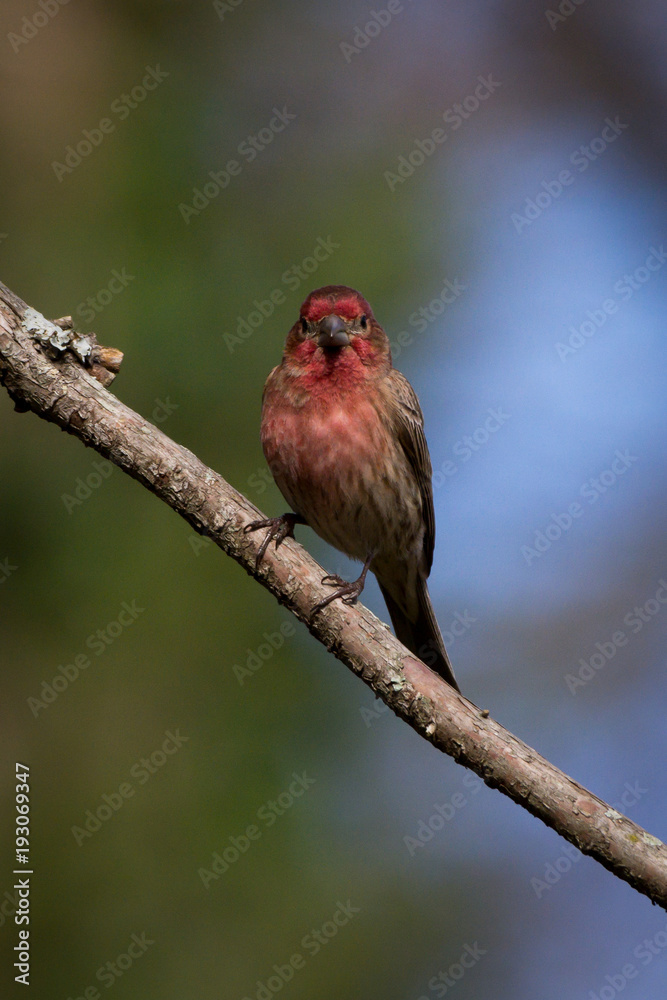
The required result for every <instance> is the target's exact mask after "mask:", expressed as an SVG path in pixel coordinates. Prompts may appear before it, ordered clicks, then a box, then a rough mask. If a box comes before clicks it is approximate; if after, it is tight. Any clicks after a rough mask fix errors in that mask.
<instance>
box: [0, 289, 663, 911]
mask: <svg viewBox="0 0 667 1000" xmlns="http://www.w3.org/2000/svg"><path fill="white" fill-rule="evenodd" d="M58 322H59V323H60V324H61V326H55V325H54V324H52V323H49V321H48V320H45V319H44V317H43V316H41V315H40V314H39V313H37V312H36V311H35V310H34V309H31V308H29V307H28V306H27V305H26V304H25V303H24V302H22V301H21V299H19V298H17V296H15V295H14V294H13V293H12V292H11V291H10V290H9V289H8V288H6V287H5V286H4V285H2V284H1V283H0V381H1V382H2V383H3V385H5V387H6V388H7V390H8V392H9V394H10V396H11V398H12V399H13V400H14V402H15V403H16V407H17V409H18V410H20V411H23V410H27V409H30V410H32V411H33V412H34V413H36V414H38V416H40V417H43V418H44V419H45V420H50V421H52V422H53V423H55V424H58V426H60V427H62V428H63V430H66V431H68V432H69V433H70V434H74V435H75V436H76V437H78V438H80V439H81V440H82V441H83V442H84V444H85V445H87V446H89V447H91V448H94V449H95V450H96V451H98V452H100V454H102V455H104V456H105V457H106V458H108V459H109V460H110V461H111V462H113V463H114V464H115V465H117V466H119V467H120V468H121V469H123V470H124V471H125V472H127V473H128V475H130V476H132V477H133V478H134V479H137V480H138V481H139V482H140V483H142V484H143V485H144V486H145V487H146V488H147V489H149V490H150V491H151V492H152V493H155V495H156V496H158V497H160V499H161V500H164V502H165V503H167V504H168V505H169V506H170V507H171V508H172V509H173V510H175V511H176V512H177V513H178V514H180V515H181V517H183V518H185V520H186V521H187V522H188V523H189V524H191V525H192V527H193V528H194V529H195V531H197V532H199V533H201V534H205V535H207V536H208V537H209V538H211V539H212V540H213V541H214V542H215V543H216V544H217V545H218V546H219V547H220V548H221V549H222V550H223V551H224V552H226V553H227V555H229V556H231V557H232V558H233V559H235V560H236V561H237V562H238V563H240V564H241V565H242V566H243V567H244V569H245V570H246V571H247V572H248V573H249V574H250V575H251V576H254V577H255V578H256V579H257V580H258V582H259V583H261V584H262V585H263V586H264V587H266V588H267V590H269V591H270V592H271V593H272V594H273V595H274V597H276V598H277V600H278V601H279V602H280V603H281V604H284V605H285V606H286V607H287V608H289V610H290V611H291V612H292V613H293V614H294V615H295V616H296V617H297V618H298V619H299V620H300V621H302V622H303V623H304V624H305V625H306V626H307V628H308V629H309V630H310V632H311V633H312V634H313V635H314V636H315V638H316V639H318V640H319V642H321V643H323V645H324V646H326V648H327V649H328V650H329V651H330V652H332V653H333V654H334V655H335V656H336V657H338V659H339V660H341V661H342V662H343V663H345V664H346V666H348V667H349V668H350V669H351V670H352V671H354V673H355V674H358V675H359V676H360V677H361V678H362V680H363V681H364V682H365V683H366V684H368V686H369V687H370V688H371V690H372V691H373V692H374V693H375V694H376V695H377V696H378V697H380V698H382V700H383V701H384V702H385V703H386V704H387V705H388V706H389V707H390V708H391V709H392V710H393V711H394V712H395V713H396V715H398V716H399V717H400V718H402V719H403V720H404V721H405V722H407V723H408V725H410V726H412V728H413V729H415V730H416V732H418V733H419V734H420V735H421V736H422V737H423V738H424V739H425V740H428V741H429V742H430V743H432V744H433V745H434V746H435V747H437V749H438V750H442V751H443V752H444V753H447V754H449V755H450V756H451V757H453V758H454V760H456V761H458V763H459V764H463V765H464V766H465V767H468V768H470V769H471V770H473V771H475V772H476V773H477V774H478V775H479V776H480V777H481V778H483V779H484V781H485V782H486V784H487V785H489V786H490V787H491V788H498V789H499V790H500V791H501V792H503V793H504V794H505V795H508V796H509V797H510V798H511V799H513V800H514V801H515V802H516V803H518V804H519V805H521V806H523V807H524V809H527V810H528V811H529V812H531V813H532V814H533V815H534V816H537V817H538V818H539V819H541V820H542V821H543V822H544V823H546V825H547V826H550V827H552V828H553V829H554V830H556V831H557V832H558V833H559V834H560V835H561V836H563V837H565V838H566V839H567V840H569V841H570V843H572V844H574V845H575V846H576V847H578V848H579V849H580V850H581V851H582V852H583V853H584V854H589V855H590V856H591V857H593V858H595V859H596V861H598V862H599V863H600V864H601V865H604V867H605V868H608V869H609V871H611V872H613V873H614V874H615V875H617V876H618V877H619V878H621V879H624V880H625V881H626V882H628V883H629V884H630V885H631V886H633V887H634V888H635V889H636V890H637V891H638V892H641V893H644V894H645V895H646V896H648V897H649V899H651V900H652V901H653V902H654V903H659V904H660V905H662V906H663V907H665V908H667V847H666V846H665V845H664V844H663V843H661V841H659V840H657V839H656V838H655V837H652V836H651V835H650V834H648V833H647V832H646V831H645V830H642V829H641V827H639V826H637V825H636V824H635V823H633V822H632V821H631V820H629V819H628V818H627V817H625V816H622V815H621V814H620V813H618V812H616V810H614V809H612V808H611V807H610V806H608V805H607V804H606V803H605V802H603V801H602V800H601V799H599V798H597V796H595V795H593V794H592V793H591V792H589V791H587V790H586V789H585V788H583V787H582V786H581V785H579V784H577V782H575V781H573V780H572V779H571V778H568V777H567V775H565V774H563V772H562V771H559V770H558V769H557V768H555V767H554V766H553V765H552V764H550V763H549V762H548V761H546V760H545V759H544V758H543V757H541V756H540V755H539V754H538V753H536V752H535V751H534V750H532V749H531V748H530V747H529V746H527V745H526V744H525V743H522V742H521V741H520V740H519V739H517V738H516V737H515V736H513V735H512V734H511V733H509V732H508V731H507V730H506V729H503V727H502V726H500V725H499V724H498V723H497V722H494V721H493V720H492V719H490V718H487V717H486V715H487V713H484V712H481V711H480V710H479V709H478V708H477V707H476V706H474V705H473V704H471V703H470V702H469V701H466V699H465V698H462V697H461V696H460V695H459V694H457V692H456V691H454V689H453V688H451V687H449V685H447V684H445V682H444V681H442V680H441V679H440V677H438V676H437V675H436V674H434V673H433V672H432V671H431V670H429V668H428V667H426V666H425V665H424V664H423V663H421V662H420V661H419V660H417V659H416V658H415V657H414V656H413V655H412V654H411V653H409V652H408V651H407V650H406V649H405V647H404V646H401V644H400V643H399V642H398V640H397V639H395V638H394V636H393V635H392V634H391V632H389V630H388V629H387V627H386V626H385V625H383V624H382V623H381V622H380V621H379V620H378V619H377V618H375V616H374V615H372V614H371V613H370V611H368V610H367V609H366V608H364V607H362V606H361V605H356V606H355V607H348V606H346V605H344V604H342V602H340V601H338V602H334V603H333V604H331V605H329V607H327V608H326V609H325V610H324V611H322V612H321V613H320V614H318V615H317V616H316V617H315V618H314V619H313V620H312V621H311V619H310V611H311V608H312V607H313V605H314V604H316V603H317V601H318V600H319V599H320V598H321V597H323V596H325V595H326V594H328V593H329V591H328V590H326V589H325V588H323V587H322V585H321V583H320V580H321V578H322V575H323V570H322V569H321V567H320V566H318V565H317V563H316V562H315V561H314V560H313V559H312V558H311V557H310V556H309V555H308V553H307V552H306V551H305V549H303V548H302V547H301V546H300V545H299V544H298V543H296V542H294V541H292V540H290V539H287V541H285V542H284V544H283V545H282V546H281V547H280V549H279V550H278V551H277V552H276V551H275V549H274V548H273V547H271V548H270V550H269V551H268V552H267V553H266V556H265V558H264V560H263V562H262V564H261V566H260V569H259V571H258V572H255V556H256V553H257V549H258V547H259V545H260V544H261V541H262V537H261V534H260V535H259V537H258V536H257V535H254V534H249V535H244V533H243V529H244V527H245V526H246V525H247V524H248V523H249V522H250V521H253V520H255V519H256V518H257V517H258V515H259V516H261V513H260V512H259V511H258V510H257V508H256V507H254V506H253V505H252V504H251V503H250V502H249V501H248V500H247V499H246V498H245V497H244V496H242V495H241V494H240V493H237V492H236V490H234V489H233V488H232V487H231V486H230V485H229V484H228V483H226V482H225V480H224V479H223V478H222V476H220V475H219V474H218V473H217V472H214V471H213V470H212V469H209V468H207V467H206V466H205V465H203V463H202V462H200V461H199V459H198V458H197V457H196V456H195V455H193V454H192V452H190V451H188V450H187V449H186V448H183V447H182V446H180V445H178V444H176V443H175V442H174V441H171V440H170V439H169V438H168V437H166V436H165V435H164V434H163V433H162V432H161V431H160V430H158V428H157V427H154V426H153V425H152V424H150V423H148V422H147V421H146V420H144V419H143V417H141V416H140V415H139V414H138V413H134V412H133V411H132V410H130V409H129V408H128V407H127V406H125V405H124V404H123V403H121V402H120V401H119V400H118V399H116V397H115V396H113V395H112V394H111V393H110V392H109V391H108V390H107V389H106V388H105V387H104V386H103V385H102V384H101V381H100V379H102V380H103V381H104V382H105V383H106V384H108V382H109V381H110V377H113V373H114V372H115V371H117V370H118V365H119V363H120V355H119V352H114V351H112V350H110V349H105V348H100V347H99V346H98V345H97V342H96V341H95V338H94V336H93V335H92V334H91V335H85V336H84V337H82V335H80V334H76V333H74V332H73V330H72V329H71V321H70V322H68V321H67V320H60V321H58ZM63 327H64V329H63ZM109 373H111V376H110V375H109Z"/></svg>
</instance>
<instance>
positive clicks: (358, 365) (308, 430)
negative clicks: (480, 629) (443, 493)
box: [245, 285, 460, 691]
mask: <svg viewBox="0 0 667 1000" xmlns="http://www.w3.org/2000/svg"><path fill="white" fill-rule="evenodd" d="M260 436H261V442H262V448H263V451H264V456H265V458H266V461H267V464H268V466H269V469H270V471H271V473H272V475H273V478H274V480H275V482H276V485H277V486H278V488H279V490H280V492H281V493H282V495H283V497H284V498H285V500H286V501H287V503H288V504H289V506H290V508H291V510H290V511H289V512H288V513H285V514H282V515H281V516H279V517H273V518H264V519H261V520H257V521H253V522H252V523H250V524H248V525H247V526H246V528H245V530H246V532H249V531H257V530H259V529H261V528H266V529H268V530H267V533H266V535H265V537H264V539H263V541H262V544H261V545H260V547H259V550H258V553H257V558H256V564H257V567H259V565H260V563H261V560H262V559H263V557H264V554H265V552H266V550H267V547H268V545H269V543H270V542H271V541H275V544H276V548H277V547H278V546H279V545H280V544H281V542H282V541H283V540H284V539H285V538H290V537H291V538H293V537H294V527H295V525H297V524H305V525H308V526H309V527H311V528H312V529H313V530H314V531H315V532H316V533H317V534H318V535H319V536H320V538H323V539H324V541H325V542H328V543H329V544H330V545H332V546H334V548H336V549H338V550H339V551H341V552H343V553H344V554H345V555H346V556H349V557H350V558H351V559H354V560H358V561H360V562H361V563H363V569H362V571H361V574H360V576H359V578H358V579H357V580H354V581H352V582H346V581H345V580H342V579H341V578H340V577H339V576H338V575H336V574H331V575H327V576H325V577H324V578H323V580H322V583H323V584H324V585H329V586H332V587H335V588H336V589H335V590H334V591H333V592H332V593H331V594H329V595H328V596H327V597H325V598H324V599H323V600H321V601H320V602H319V603H318V604H316V605H315V606H314V608H313V609H312V614H313V615H315V614H317V613H318V612H319V611H321V610H322V609H323V608H325V607H326V606H327V605H328V604H330V603H331V602H332V601H334V600H336V599H339V598H340V599H341V600H342V601H343V602H344V603H346V604H354V603H355V602H356V600H357V598H358V597H359V595H360V594H361V592H362V591H363V588H364V584H365V582H366V576H367V573H368V571H369V570H370V571H371V572H372V573H374V574H375V577H376V579H377V581H378V584H379V586H380V591H381V592H382V596H383V597H384V600H385V603H386V605H387V610H388V611H389V616H390V618H391V621H392V624H393V627H394V631H395V633H396V637H397V638H398V639H399V641H400V642H402V643H403V645H404V646H407V648H408V649H409V650H410V651H411V652H412V653H414V654H415V655H416V656H417V657H419V659H421V660H422V661H423V662H424V663H426V664H427V665H428V666H430V667H431V668H432V669H434V670H435V671H436V672H437V673H438V674H440V676H441V677H442V678H443V679H444V680H445V681H447V683H448V684H450V685H451V686H452V687H453V688H455V689H456V690H457V691H459V690H460V689H459V686H458V684H457V682H456V679H455V677H454V671H453V669H452V665H451V662H450V660H449V656H448V655H447V651H446V649H445V644H444V641H443V638H442V635H441V632H440V629H439V627H438V622H437V619H436V616H435V612H434V610H433V605H432V603H431V599H430V596H429V592H428V586H427V583H426V581H427V578H428V576H429V573H430V571H431V565H432V562H433V549H434V545H435V513H434V508H433V488H432V482H431V477H432V468H431V459H430V455H429V451H428V446H427V444H426V437H425V434H424V417H423V414H422V410H421V407H420V405H419V400H418V398H417V395H416V393H415V391H414V389H413V388H412V386H411V385H410V383H409V382H408V380H407V378H406V377H405V376H404V375H402V374H401V372H399V371H398V370H397V369H396V368H394V367H393V363H392V357H391V346H390V343H389V338H388V337H387V334H386V333H385V331H384V330H383V328H382V327H381V326H380V324H379V323H378V321H377V320H376V319H375V316H374V315H373V311H372V309H371V307H370V305H369V304H368V302H367V301H366V299H365V298H364V297H363V296H362V295H361V294H360V293H359V292H357V291H355V290H354V289H353V288H349V287H347V286H346V285H327V286H325V287H323V288H318V289H315V290H314V291H312V292H311V293H310V294H309V295H308V297H307V298H306V300H305V301H304V303H303V305H302V306H301V309H300V312H299V318H298V319H297V321H296V323H295V324H294V326H293V327H292V328H291V330H290V331H289V333H288V335H287V340H286V342H285V347H284V351H283V356H282V360H281V362H280V364H279V365H277V366H276V367H275V368H274V369H273V370H272V371H271V373H270V374H269V376H268V378H267V380H266V384H265V386H264V393H263V397H262V416H261V435H260Z"/></svg>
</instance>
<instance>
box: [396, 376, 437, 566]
mask: <svg viewBox="0 0 667 1000" xmlns="http://www.w3.org/2000/svg"><path fill="white" fill-rule="evenodd" d="M387 379H388V381H389V383H390V386H391V390H392V393H393V395H394V398H395V399H396V402H397V404H398V405H397V406H396V407H395V420H396V435H397V437H398V440H399V442H400V444H401V446H402V448H403V451H404V452H405V454H406V457H407V459H408V461H409V463H410V466H411V468H412V470H413V472H414V474H415V479H416V480H417V485H418V487H419V493H420V496H421V501H422V515H423V518H424V524H425V526H426V531H425V534H424V557H425V560H426V573H427V575H428V573H429V572H430V569H431V563H432V562H433V548H434V546H435V512H434V510H433V486H432V483H431V476H432V468H431V457H430V455H429V453H428V445H427V444H426V437H425V435H424V415H423V413H422V410H421V406H420V405H419V400H418V399H417V394H416V393H415V391H414V389H413V388H412V386H411V385H410V383H409V382H408V380H407V379H406V377H405V375H401V373H400V372H399V371H397V370H396V369H395V368H392V369H391V371H390V372H389V374H388V375H387Z"/></svg>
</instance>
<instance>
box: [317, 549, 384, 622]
mask: <svg viewBox="0 0 667 1000" xmlns="http://www.w3.org/2000/svg"><path fill="white" fill-rule="evenodd" d="M372 558H373V557H372V556H369V557H368V559H367V560H366V562H365V563H364V568H363V569H362V571H361V575H360V576H359V579H358V580H353V581H352V582H351V583H347V582H346V581H345V580H343V579H342V578H341V577H340V576H338V574H337V573H330V574H328V575H327V576H323V577H322V583H323V584H324V585H325V586H327V587H338V590H336V591H334V593H333V594H329V596H328V597H325V598H324V599H323V600H322V601H318V602H317V604H316V605H315V607H314V608H313V610H312V611H311V613H310V617H311V618H314V617H315V615H316V614H317V613H318V611H322V610H323V609H324V608H326V607H327V606H328V605H329V604H331V602H332V601H336V600H338V598H339V597H340V598H341V599H342V601H343V604H348V605H350V604H356V603H357V599H358V597H359V594H360V593H361V592H362V590H363V589H364V585H365V583H366V574H367V573H368V567H369V566H370V564H371V559H372Z"/></svg>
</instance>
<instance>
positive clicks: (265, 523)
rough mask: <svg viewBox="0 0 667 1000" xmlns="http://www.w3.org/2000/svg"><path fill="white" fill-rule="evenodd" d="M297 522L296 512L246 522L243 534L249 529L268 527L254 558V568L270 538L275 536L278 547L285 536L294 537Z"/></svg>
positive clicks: (260, 559) (257, 565) (256, 567)
mask: <svg viewBox="0 0 667 1000" xmlns="http://www.w3.org/2000/svg"><path fill="white" fill-rule="evenodd" d="M299 523H300V518H299V517H298V515H297V514H281V516H280V517H267V518H264V519H263V520H261V521H251V522H250V524H246V526H245V528H244V529H243V534H244V535H247V534H248V533H249V532H251V531H258V530H259V529H260V528H268V529H269V530H268V531H267V533H266V537H265V539H264V541H263V542H262V544H261V545H260V547H259V551H258V553H257V556H256V558H255V570H258V569H259V566H260V563H261V561H262V559H263V558H264V553H265V552H266V550H267V549H268V547H269V543H270V542H271V540H272V539H274V538H275V540H276V548H278V546H279V545H280V544H281V543H282V542H284V541H285V539H286V538H294V525H295V524H299Z"/></svg>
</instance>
